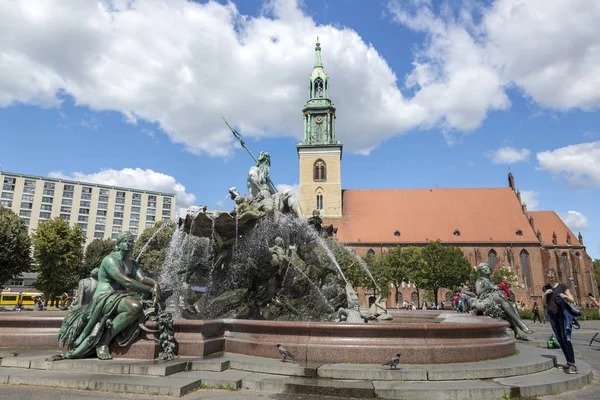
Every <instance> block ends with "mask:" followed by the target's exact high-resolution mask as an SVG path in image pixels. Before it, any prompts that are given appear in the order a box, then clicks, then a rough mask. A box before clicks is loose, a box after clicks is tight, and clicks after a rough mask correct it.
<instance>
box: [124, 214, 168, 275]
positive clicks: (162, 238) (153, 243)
mask: <svg viewBox="0 0 600 400" xmlns="http://www.w3.org/2000/svg"><path fill="white" fill-rule="evenodd" d="M159 230H160V231H159ZM157 231H159V232H158V233H156V232H157ZM173 232H175V226H174V225H168V226H164V223H163V222H162V221H159V222H157V223H156V224H154V226H153V227H151V228H146V229H144V231H143V232H142V234H141V235H140V236H139V237H138V239H137V241H136V242H135V245H134V246H133V253H132V254H133V255H132V257H133V258H137V257H138V256H139V254H140V252H141V251H142V249H143V248H144V245H145V244H146V243H148V245H147V246H146V249H145V250H144V252H143V253H142V256H141V257H140V259H139V263H140V265H141V266H142V269H143V270H144V272H145V273H146V275H148V276H151V277H153V278H156V277H158V276H159V275H160V273H161V271H162V267H163V264H164V262H165V258H166V256H167V252H168V251H169V245H170V244H171V238H172V237H173ZM155 233H156V235H155ZM153 236H154V237H153ZM150 239H152V240H150Z"/></svg>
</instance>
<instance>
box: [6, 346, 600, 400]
mask: <svg viewBox="0 0 600 400" xmlns="http://www.w3.org/2000/svg"><path fill="white" fill-rule="evenodd" d="M6 354H12V353H11V352H7V353H6ZM46 356H47V355H42V354H39V353H38V354H37V355H34V354H22V355H17V356H13V357H10V356H7V357H5V358H3V359H2V363H1V367H0V384H27V385H42V386H61V387H67V388H77V389H88V390H104V391H113V392H129V393H140V394H156V395H169V396H183V395H185V394H186V393H189V392H191V391H194V390H197V389H199V388H207V387H211V388H218V389H228V390H240V389H241V390H243V389H250V390H260V391H267V392H280V393H293V394H306V395H314V396H336V397H348V398H350V397H351V398H365V399H366V398H386V399H416V400H418V399H435V400H445V399H453V400H456V399H501V398H502V397H503V396H505V395H506V396H513V397H516V396H517V395H520V396H533V395H547V394H555V393H561V392H565V391H570V390H575V389H577V388H579V387H581V386H584V385H586V384H587V383H589V382H590V381H591V380H592V370H591V368H590V367H589V365H587V364H585V363H583V362H578V367H579V374H577V375H568V374H565V373H564V372H563V371H562V370H561V369H558V368H557V367H556V357H555V356H554V353H553V352H551V351H548V350H543V349H538V348H535V347H532V346H524V345H519V354H518V355H515V356H513V357H507V358H504V359H501V360H490V361H483V362H476V363H457V364H443V365H400V367H399V369H398V370H390V369H389V368H387V367H383V366H379V365H372V364H312V365H310V364H309V365H302V364H298V363H291V362H281V361H279V360H276V359H269V358H260V357H252V356H245V355H240V354H228V353H225V354H215V355H212V356H209V357H206V358H204V359H198V358H191V357H190V358H188V357H182V358H179V359H176V360H173V361H157V360H154V361H141V360H127V359H115V360H112V361H100V360H96V359H86V360H62V361H56V362H52V363H49V362H46V361H44V359H45V357H46Z"/></svg>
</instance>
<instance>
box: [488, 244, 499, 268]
mask: <svg viewBox="0 0 600 400" xmlns="http://www.w3.org/2000/svg"><path fill="white" fill-rule="evenodd" d="M497 261H498V253H496V250H494V249H492V250H490V252H489V253H488V265H489V266H490V269H494V268H496V262H497Z"/></svg>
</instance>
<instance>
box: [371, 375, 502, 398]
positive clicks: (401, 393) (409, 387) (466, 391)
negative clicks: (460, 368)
mask: <svg viewBox="0 0 600 400" xmlns="http://www.w3.org/2000/svg"><path fill="white" fill-rule="evenodd" d="M373 387H374V388H375V393H376V394H377V397H380V398H383V399H411V400H461V399H501V398H502V397H503V396H504V395H510V388H509V387H506V386H503V385H500V384H498V383H496V382H492V381H487V380H484V381H480V380H470V381H438V382H426V381H409V382H393V381H374V382H373Z"/></svg>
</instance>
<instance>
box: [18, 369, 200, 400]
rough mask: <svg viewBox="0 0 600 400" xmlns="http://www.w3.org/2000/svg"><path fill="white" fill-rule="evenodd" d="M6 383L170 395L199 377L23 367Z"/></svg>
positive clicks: (195, 384) (195, 383)
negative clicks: (65, 370)
mask: <svg viewBox="0 0 600 400" xmlns="http://www.w3.org/2000/svg"><path fill="white" fill-rule="evenodd" d="M134 377H135V378H134ZM8 383H10V384H26V385H41V386H59V387H65V388H73V389H88V390H105V391H111V392H130V393H140V394H160V395H169V396H182V395H184V394H186V393H189V392H190V391H192V390H194V389H196V388H197V387H198V386H200V381H199V380H198V379H196V378H195V377H194V376H188V377H186V376H179V377H177V378H172V377H156V376H134V375H105V374H88V373H75V372H69V373H68V374H66V373H64V372H62V371H44V370H31V369H30V370H22V372H21V373H20V374H10V375H9V379H8Z"/></svg>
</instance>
